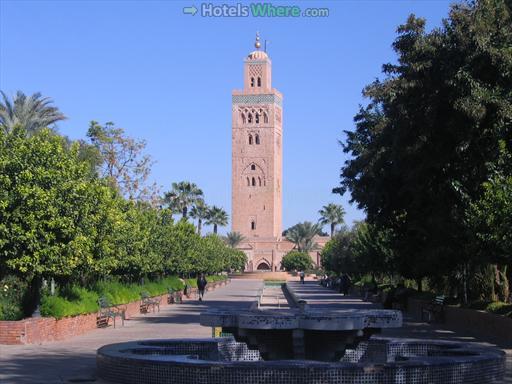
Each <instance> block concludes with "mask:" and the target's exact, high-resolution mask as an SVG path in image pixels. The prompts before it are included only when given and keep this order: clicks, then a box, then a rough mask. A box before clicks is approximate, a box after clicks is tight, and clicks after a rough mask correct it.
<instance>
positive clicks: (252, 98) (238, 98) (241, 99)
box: [232, 94, 282, 107]
mask: <svg viewBox="0 0 512 384" xmlns="http://www.w3.org/2000/svg"><path fill="white" fill-rule="evenodd" d="M232 98H233V100H232V101H233V104H273V103H275V104H277V105H279V106H280V107H281V106H282V100H281V98H280V97H279V96H277V95H273V94H263V95H233V96H232Z"/></svg>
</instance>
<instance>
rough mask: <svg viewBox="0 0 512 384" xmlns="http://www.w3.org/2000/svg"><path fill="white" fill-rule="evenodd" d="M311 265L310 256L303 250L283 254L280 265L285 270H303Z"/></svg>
mask: <svg viewBox="0 0 512 384" xmlns="http://www.w3.org/2000/svg"><path fill="white" fill-rule="evenodd" d="M312 265H313V261H312V260H311V257H310V256H309V255H308V254H307V253H305V252H299V251H290V252H288V253H287V254H286V255H284V256H283V259H282V261H281V267H282V268H284V269H286V270H287V271H305V270H307V269H309V268H311V266H312Z"/></svg>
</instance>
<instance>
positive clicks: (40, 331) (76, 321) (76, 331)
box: [0, 279, 230, 345]
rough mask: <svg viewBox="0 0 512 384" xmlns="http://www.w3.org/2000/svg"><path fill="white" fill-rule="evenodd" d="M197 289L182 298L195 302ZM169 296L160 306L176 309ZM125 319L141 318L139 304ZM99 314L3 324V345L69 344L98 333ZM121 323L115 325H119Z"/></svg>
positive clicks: (220, 283)
mask: <svg viewBox="0 0 512 384" xmlns="http://www.w3.org/2000/svg"><path fill="white" fill-rule="evenodd" d="M229 282H230V279H228V280H224V281H218V282H215V283H209V284H208V290H214V289H216V288H217V287H222V286H224V285H226V284H228V283H229ZM196 291H197V289H196V288H192V289H191V290H190V293H191V295H190V298H187V297H185V296H183V299H184V300H193V299H195V297H196ZM167 296H168V294H167V293H166V294H163V295H160V296H156V297H158V298H160V305H161V306H163V307H164V306H167V305H173V304H168V303H167ZM125 306H126V319H130V318H131V317H133V316H136V315H140V300H137V301H133V302H131V303H128V304H125ZM97 316H98V314H97V313H89V314H85V315H77V316H69V317H64V318H62V319H55V318H54V317H39V318H32V317H31V318H27V319H23V320H18V321H0V345H1V344H4V345H14V344H41V343H45V342H50V341H59V340H66V339H69V338H71V337H74V336H78V335H82V334H84V333H86V332H89V331H91V330H93V329H97V324H96V319H97ZM120 323H121V321H120V320H118V321H116V325H117V324H120Z"/></svg>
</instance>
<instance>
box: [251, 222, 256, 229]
mask: <svg viewBox="0 0 512 384" xmlns="http://www.w3.org/2000/svg"><path fill="white" fill-rule="evenodd" d="M255 229H256V222H255V221H251V230H253V231H254V230H255Z"/></svg>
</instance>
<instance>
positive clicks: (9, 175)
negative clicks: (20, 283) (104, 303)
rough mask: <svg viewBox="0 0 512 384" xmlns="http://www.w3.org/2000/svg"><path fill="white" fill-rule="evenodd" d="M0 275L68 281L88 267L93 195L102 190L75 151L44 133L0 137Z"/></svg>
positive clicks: (16, 130) (37, 282)
mask: <svg viewBox="0 0 512 384" xmlns="http://www.w3.org/2000/svg"><path fill="white" fill-rule="evenodd" d="M0 148H1V149H0V191H1V192H0V239H1V240H0V254H1V255H2V256H1V257H0V267H1V268H0V270H2V273H4V271H12V272H13V273H15V274H18V275H20V276H24V278H25V279H26V281H28V282H29V284H30V285H31V287H33V289H34V291H35V292H37V287H38V286H39V285H40V283H41V281H42V278H55V279H56V280H58V281H69V280H72V279H73V278H75V272H76V271H78V270H80V269H82V270H83V269H87V268H88V267H90V263H91V261H92V253H93V248H94V236H93V235H92V233H91V232H92V231H93V230H94V221H95V217H94V216H95V215H96V214H97V213H98V211H97V195H98V193H100V194H101V191H102V189H103V188H104V187H103V186H102V185H101V183H99V182H97V181H96V180H94V179H91V175H90V171H89V169H88V165H87V164H86V163H84V162H82V161H80V160H79V157H78V146H77V145H73V146H72V147H71V148H70V149H68V148H67V146H66V144H65V142H64V139H63V138H62V137H60V136H58V135H55V134H54V133H53V132H50V131H49V130H48V129H42V130H41V131H39V132H38V133H37V134H35V135H33V136H30V137H28V138H27V135H26V131H25V130H24V129H23V128H20V127H15V128H14V129H13V130H12V131H11V132H9V133H7V134H6V133H3V131H2V133H0Z"/></svg>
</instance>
